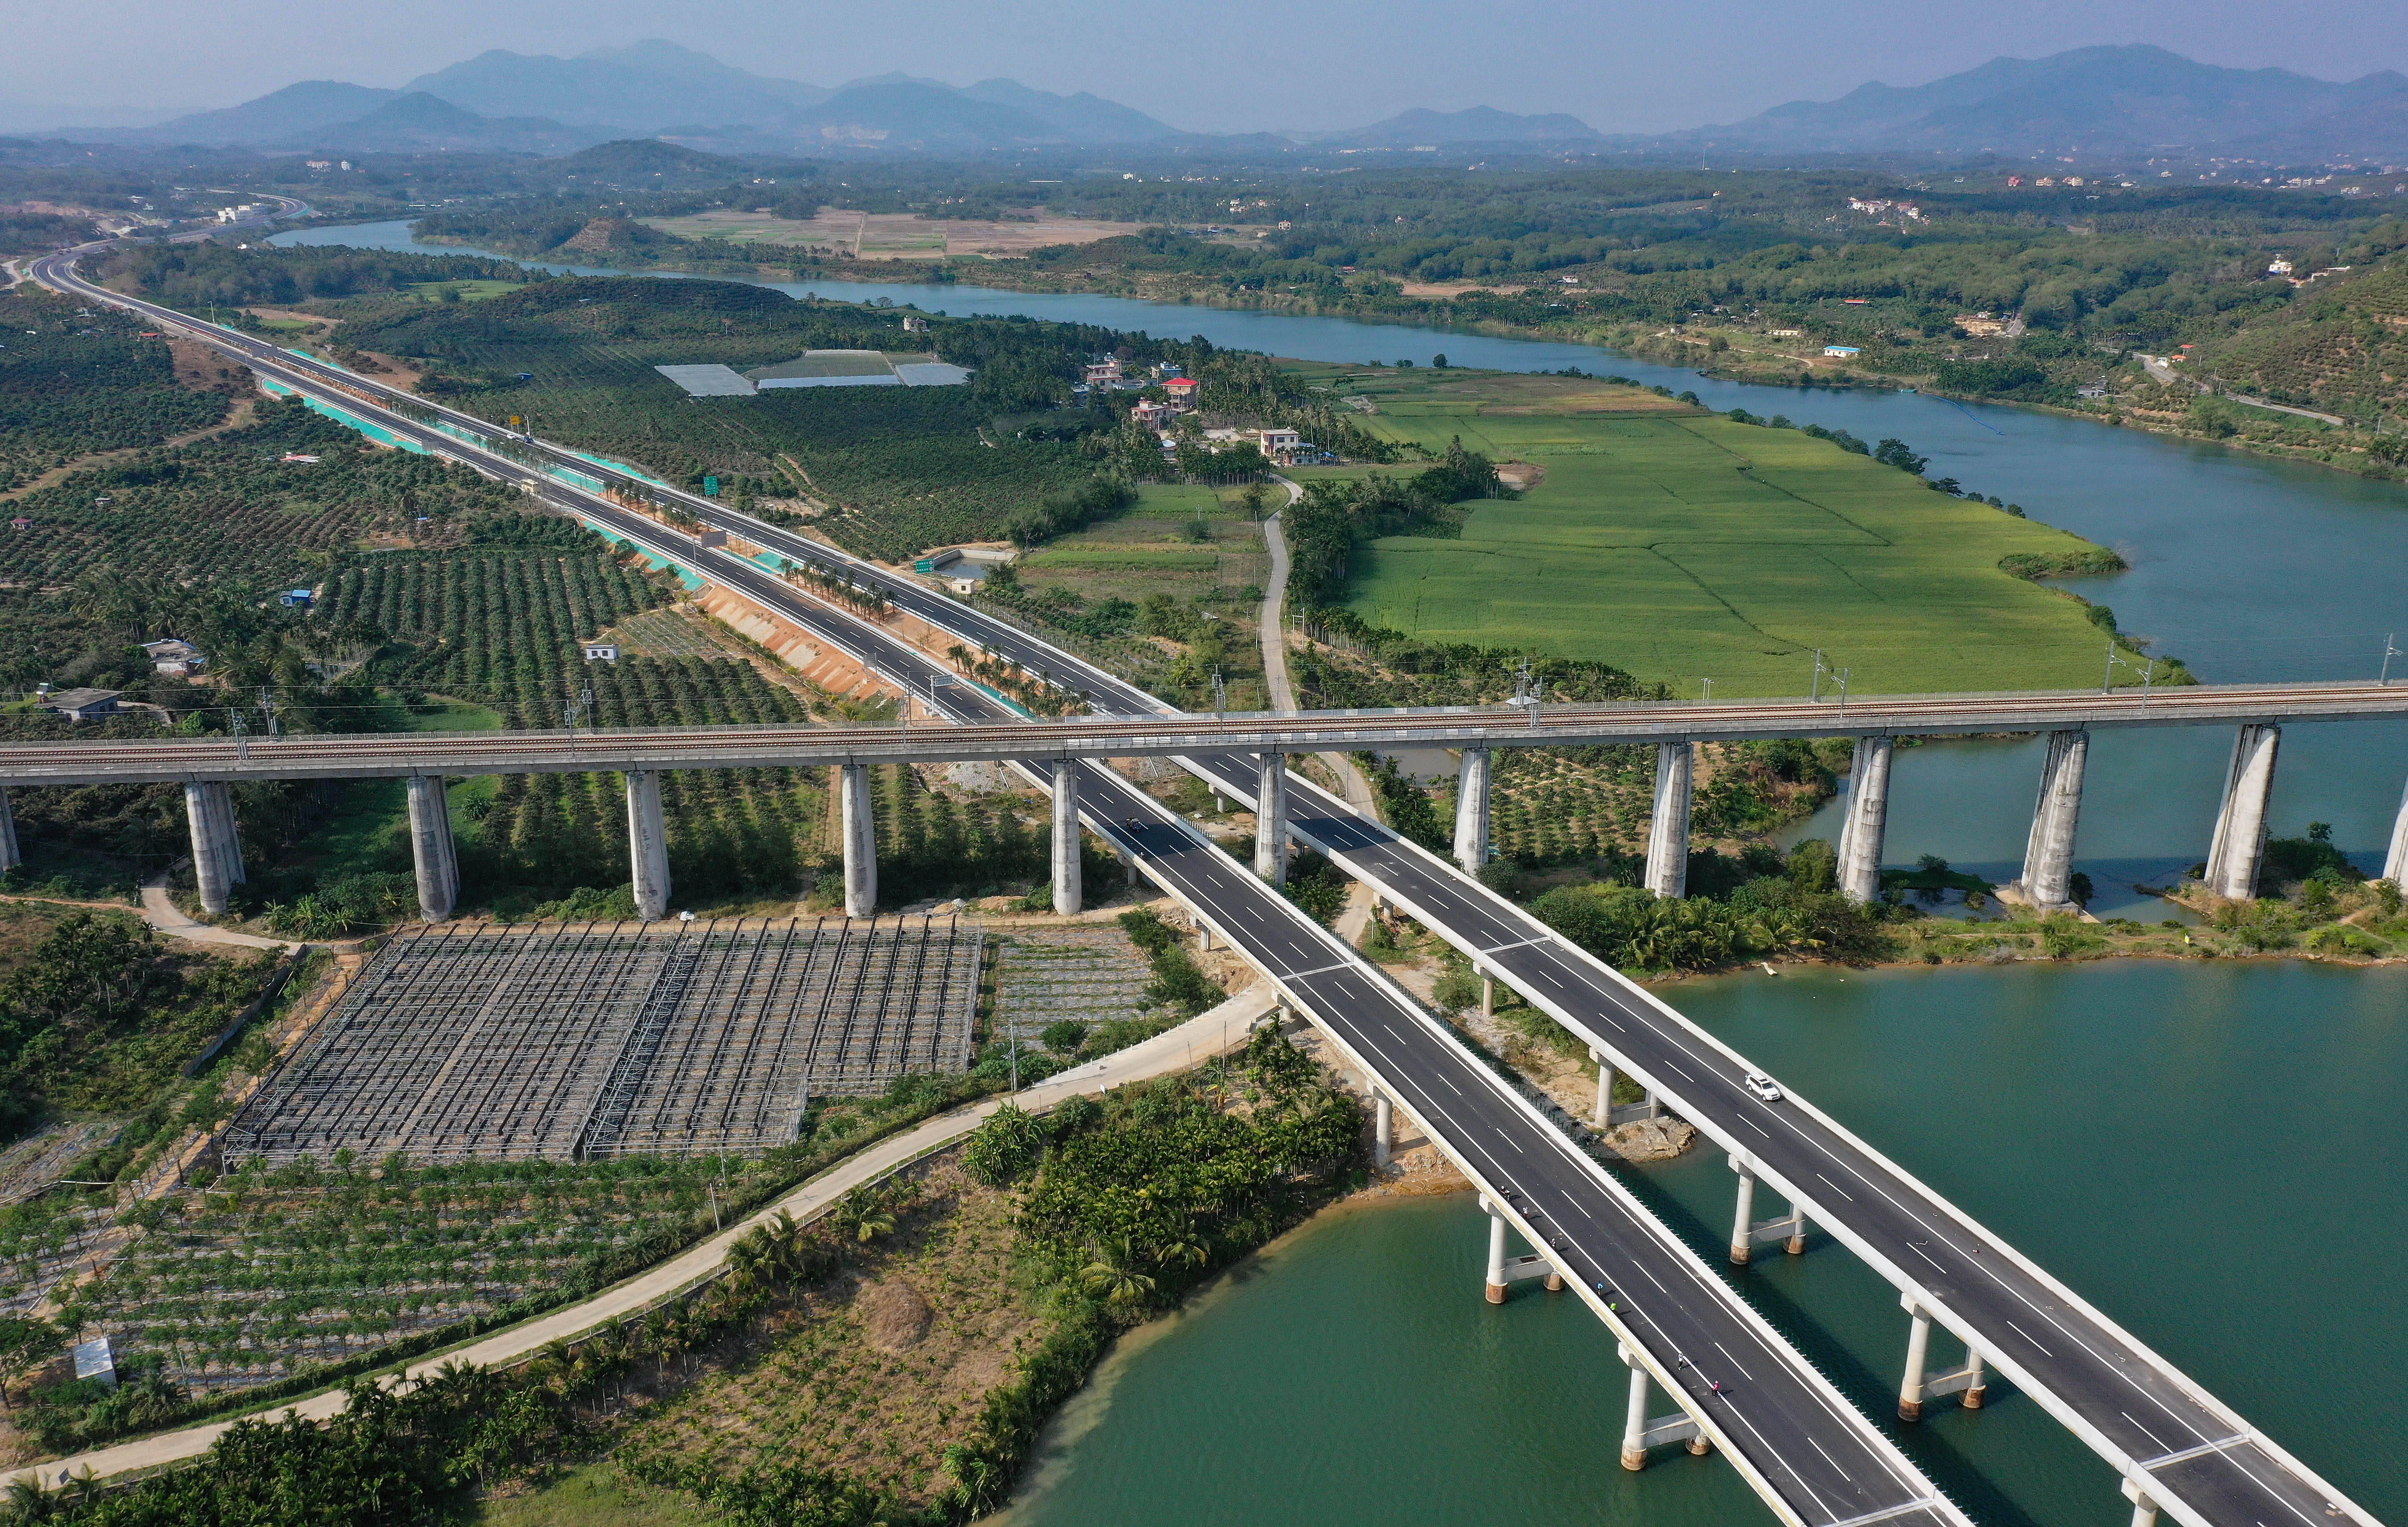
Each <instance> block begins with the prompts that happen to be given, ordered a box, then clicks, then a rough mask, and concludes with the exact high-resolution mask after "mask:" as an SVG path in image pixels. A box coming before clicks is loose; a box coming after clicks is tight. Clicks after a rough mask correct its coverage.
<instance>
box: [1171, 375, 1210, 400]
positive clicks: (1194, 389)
mask: <svg viewBox="0 0 2408 1527" xmlns="http://www.w3.org/2000/svg"><path fill="white" fill-rule="evenodd" d="M1162 390H1163V391H1164V392H1168V393H1169V394H1170V401H1171V402H1173V403H1175V404H1177V405H1179V406H1180V407H1193V406H1194V405H1195V402H1196V394H1197V393H1198V392H1202V391H1204V384H1203V383H1202V382H1199V381H1197V379H1196V378H1193V377H1173V378H1170V379H1169V380H1168V381H1167V382H1164V383H1163V384H1162Z"/></svg>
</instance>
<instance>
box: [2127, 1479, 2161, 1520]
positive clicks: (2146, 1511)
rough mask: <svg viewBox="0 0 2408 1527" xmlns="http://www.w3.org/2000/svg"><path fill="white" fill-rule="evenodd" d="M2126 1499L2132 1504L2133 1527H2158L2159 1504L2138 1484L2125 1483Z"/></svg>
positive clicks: (2130, 1481)
mask: <svg viewBox="0 0 2408 1527" xmlns="http://www.w3.org/2000/svg"><path fill="white" fill-rule="evenodd" d="M2124 1498H2125V1499H2126V1500H2128V1501H2129V1502H2131V1503H2132V1527H2157V1502H2156V1501H2155V1500H2152V1499H2151V1498H2150V1496H2149V1492H2148V1491H2145V1490H2143V1489H2142V1488H2141V1487H2140V1485H2139V1484H2137V1483H2136V1482H2134V1481H2132V1480H2130V1479H2127V1480H2125V1481H2124Z"/></svg>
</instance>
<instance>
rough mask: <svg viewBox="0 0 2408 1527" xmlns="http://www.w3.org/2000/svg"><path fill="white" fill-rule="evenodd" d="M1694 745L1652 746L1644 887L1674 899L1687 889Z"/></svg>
mask: <svg viewBox="0 0 2408 1527" xmlns="http://www.w3.org/2000/svg"><path fill="white" fill-rule="evenodd" d="M1697 771H1698V746H1697V744H1696V743H1693V742H1662V743H1657V744H1656V814H1655V816H1654V817H1653V818H1651V819H1650V820H1649V822H1648V826H1647V881H1646V885H1647V889H1648V890H1650V891H1652V892H1655V893H1656V895H1658V896H1662V897H1665V898H1667V899H1669V900H1673V901H1677V900H1679V899H1680V898H1681V897H1683V896H1684V895H1686V894H1688V890H1689V798H1690V793H1691V790H1690V787H1691V785H1692V784H1693V783H1694V782H1695V781H1696V779H1697Z"/></svg>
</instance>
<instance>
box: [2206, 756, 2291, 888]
mask: <svg viewBox="0 0 2408 1527" xmlns="http://www.w3.org/2000/svg"><path fill="white" fill-rule="evenodd" d="M2282 743H2283V729H2282V728H2281V727H2279V726H2274V725H2272V724H2266V725H2249V726H2244V727H2243V728H2242V729H2241V730H2240V731H2239V732H2238V733H2236V734H2235V735H2234V736H2233V739H2232V762H2231V764H2229V766H2227V768H2226V769H2225V771H2224V805H2223V807H2222V808H2221V809H2220V810H2218V811H2217V812H2216V814H2215V841H2214V845H2213V846H2212V847H2210V848H2209V849H2208V850H2207V889H2208V892H2209V894H2211V895H2216V896H2222V897H2225V898H2226V899H2228V900H2230V901H2243V900H2246V899H2248V898H2249V897H2251V896H2255V895H2256V894H2257V865H2258V862H2259V861H2260V860H2262V859H2263V858H2264V857H2265V855H2266V804H2267V802H2268V800H2269V799H2270V798H2271V797H2272V795H2273V793H2274V755H2275V753H2276V752H2277V751H2278V750H2280V749H2281V747H2282Z"/></svg>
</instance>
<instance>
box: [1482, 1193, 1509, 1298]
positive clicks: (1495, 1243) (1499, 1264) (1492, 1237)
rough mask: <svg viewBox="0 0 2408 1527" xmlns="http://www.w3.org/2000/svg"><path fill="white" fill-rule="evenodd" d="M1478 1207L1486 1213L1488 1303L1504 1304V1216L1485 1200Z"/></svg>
mask: <svg viewBox="0 0 2408 1527" xmlns="http://www.w3.org/2000/svg"><path fill="white" fill-rule="evenodd" d="M1480 1206H1481V1207H1482V1208H1484V1209H1486V1210H1487V1211H1488V1302H1489V1303H1490V1304H1492V1305H1501V1304H1503V1303H1504V1302H1505V1216H1503V1215H1502V1214H1499V1213H1498V1211H1497V1206H1496V1205H1494V1204H1491V1203H1490V1202H1488V1200H1486V1199H1482V1200H1481V1201H1480Z"/></svg>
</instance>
